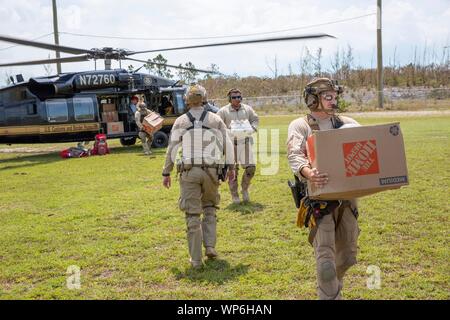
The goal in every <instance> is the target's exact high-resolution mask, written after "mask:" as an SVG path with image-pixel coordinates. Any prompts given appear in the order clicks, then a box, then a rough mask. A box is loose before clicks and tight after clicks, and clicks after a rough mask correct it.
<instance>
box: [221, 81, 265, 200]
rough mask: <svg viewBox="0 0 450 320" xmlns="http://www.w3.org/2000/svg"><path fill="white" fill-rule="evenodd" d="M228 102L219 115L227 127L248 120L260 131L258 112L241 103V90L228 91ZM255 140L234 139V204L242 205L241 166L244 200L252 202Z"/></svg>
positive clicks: (231, 189) (231, 183)
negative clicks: (239, 189) (250, 194)
mask: <svg viewBox="0 0 450 320" xmlns="http://www.w3.org/2000/svg"><path fill="white" fill-rule="evenodd" d="M228 101H229V102H230V103H229V104H227V105H226V106H224V107H222V108H221V109H220V110H219V111H218V112H217V115H218V116H219V117H221V118H222V120H223V122H225V124H226V126H227V127H228V128H229V129H230V128H231V124H232V122H233V121H243V120H244V121H245V120H248V122H249V123H250V125H251V127H252V128H253V130H254V132H256V131H257V129H258V124H259V118H258V115H257V114H256V112H255V111H254V110H253V108H252V107H250V106H249V105H246V104H243V103H241V101H242V93H241V91H240V90H239V89H236V88H233V89H231V90H230V91H228ZM252 145H253V139H252V138H251V137H245V138H237V137H235V138H234V146H235V147H234V154H235V164H236V179H235V180H234V181H231V182H229V185H230V192H231V197H232V199H233V202H234V203H240V201H241V200H240V198H239V193H238V181H237V177H238V176H239V171H238V170H239V165H240V166H241V167H242V168H243V169H244V173H243V175H242V182H241V188H242V200H243V201H246V202H247V201H250V196H249V193H248V188H249V186H250V182H251V180H252V178H253V177H254V175H255V171H256V163H255V160H254V156H253V150H252Z"/></svg>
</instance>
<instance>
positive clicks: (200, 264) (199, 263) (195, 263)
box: [190, 259, 203, 270]
mask: <svg viewBox="0 0 450 320" xmlns="http://www.w3.org/2000/svg"><path fill="white" fill-rule="evenodd" d="M190 262H191V266H192V268H193V269H196V270H198V269H201V268H203V262H202V261H195V260H192V259H191V260H190Z"/></svg>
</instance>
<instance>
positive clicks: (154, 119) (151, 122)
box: [142, 112, 164, 134]
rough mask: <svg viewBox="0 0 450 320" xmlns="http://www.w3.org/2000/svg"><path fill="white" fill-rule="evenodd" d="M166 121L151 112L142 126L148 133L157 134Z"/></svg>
mask: <svg viewBox="0 0 450 320" xmlns="http://www.w3.org/2000/svg"><path fill="white" fill-rule="evenodd" d="M163 121H164V119H163V118H162V117H161V116H160V115H159V114H158V113H156V112H150V114H148V115H147V116H146V117H145V118H144V121H143V122H142V125H143V126H144V130H145V131H146V132H147V133H150V134H152V133H155V132H156V131H158V130H159V129H161V128H162V124H163Z"/></svg>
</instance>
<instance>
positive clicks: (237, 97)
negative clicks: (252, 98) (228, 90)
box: [231, 96, 242, 100]
mask: <svg viewBox="0 0 450 320" xmlns="http://www.w3.org/2000/svg"><path fill="white" fill-rule="evenodd" d="M231 99H233V100H234V99H239V100H241V99H242V97H241V96H234V97H231Z"/></svg>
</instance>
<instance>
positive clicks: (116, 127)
mask: <svg viewBox="0 0 450 320" xmlns="http://www.w3.org/2000/svg"><path fill="white" fill-rule="evenodd" d="M106 125H107V131H106V132H107V133H108V134H117V133H123V122H120V121H119V122H108V123H107V124H106Z"/></svg>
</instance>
